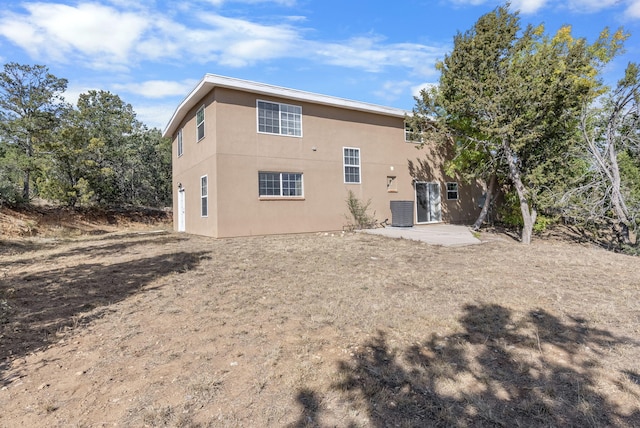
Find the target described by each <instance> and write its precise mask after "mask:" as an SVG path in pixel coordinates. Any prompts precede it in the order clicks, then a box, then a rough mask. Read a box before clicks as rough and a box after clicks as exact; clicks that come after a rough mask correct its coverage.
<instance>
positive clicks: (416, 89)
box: [411, 82, 438, 97]
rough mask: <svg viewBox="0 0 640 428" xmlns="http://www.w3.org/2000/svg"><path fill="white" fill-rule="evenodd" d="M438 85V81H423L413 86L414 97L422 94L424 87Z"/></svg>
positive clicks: (412, 93) (428, 87)
mask: <svg viewBox="0 0 640 428" xmlns="http://www.w3.org/2000/svg"><path fill="white" fill-rule="evenodd" d="M436 86H438V84H437V83H430V82H425V83H421V84H419V85H415V86H412V87H411V95H413V96H414V97H419V96H420V92H421V91H422V90H423V89H430V88H433V87H436Z"/></svg>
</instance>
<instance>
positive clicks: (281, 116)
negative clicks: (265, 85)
mask: <svg viewBox="0 0 640 428" xmlns="http://www.w3.org/2000/svg"><path fill="white" fill-rule="evenodd" d="M258 132H264V133H267V134H279V135H291V136H294V137H301V136H302V107H300V106H294V105H290V104H282V103H272V102H268V101H260V100H258Z"/></svg>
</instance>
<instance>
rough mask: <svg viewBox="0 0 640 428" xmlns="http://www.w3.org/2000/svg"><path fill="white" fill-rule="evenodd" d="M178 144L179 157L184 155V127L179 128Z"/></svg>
mask: <svg viewBox="0 0 640 428" xmlns="http://www.w3.org/2000/svg"><path fill="white" fill-rule="evenodd" d="M176 145H177V146H178V157H180V156H182V153H184V151H183V146H182V128H180V129H179V130H178V135H176Z"/></svg>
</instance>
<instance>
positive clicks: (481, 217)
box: [472, 174, 498, 230]
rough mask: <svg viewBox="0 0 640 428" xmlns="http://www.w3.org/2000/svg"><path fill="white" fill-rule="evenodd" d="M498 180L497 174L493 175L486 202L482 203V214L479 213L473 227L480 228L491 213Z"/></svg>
mask: <svg viewBox="0 0 640 428" xmlns="http://www.w3.org/2000/svg"><path fill="white" fill-rule="evenodd" d="M497 182H498V178H497V176H496V175H495V174H492V175H491V178H490V179H489V184H488V185H487V192H486V197H485V200H484V204H482V210H481V211H480V215H478V219H477V220H476V222H475V223H473V226H472V229H473V230H479V229H480V226H482V224H483V223H484V220H485V218H486V217H487V214H488V213H489V208H490V207H491V203H492V202H493V193H494V191H495V188H496V184H497Z"/></svg>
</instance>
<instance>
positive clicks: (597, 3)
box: [567, 0, 621, 13]
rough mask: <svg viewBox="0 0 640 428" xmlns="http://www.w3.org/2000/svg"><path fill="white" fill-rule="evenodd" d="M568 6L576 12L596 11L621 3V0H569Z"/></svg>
mask: <svg viewBox="0 0 640 428" xmlns="http://www.w3.org/2000/svg"><path fill="white" fill-rule="evenodd" d="M567 3H568V6H569V8H570V9H571V10H574V11H576V12H584V13H594V12H599V11H601V10H602V9H606V8H609V7H611V6H615V5H617V4H620V3H621V2H620V0H569V1H568V2H567Z"/></svg>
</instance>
